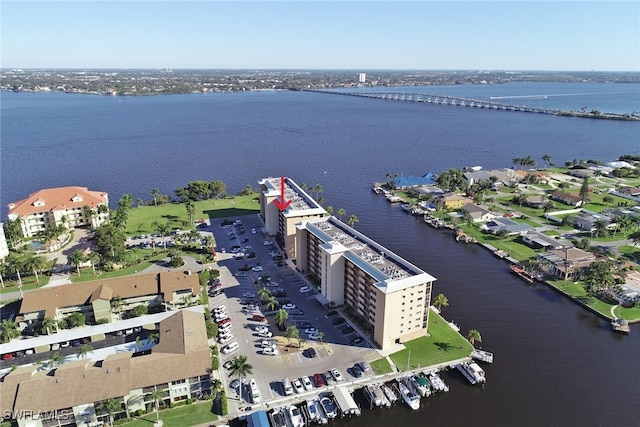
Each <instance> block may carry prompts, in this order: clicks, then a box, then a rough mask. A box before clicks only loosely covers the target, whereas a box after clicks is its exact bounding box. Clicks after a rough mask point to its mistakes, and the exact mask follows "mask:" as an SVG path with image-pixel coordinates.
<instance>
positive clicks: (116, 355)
mask: <svg viewBox="0 0 640 427" xmlns="http://www.w3.org/2000/svg"><path fill="white" fill-rule="evenodd" d="M158 333H159V339H158V344H156V345H155V346H154V347H153V348H152V349H151V352H150V353H149V354H141V355H137V356H136V357H133V355H134V354H133V352H131V351H124V352H123V351H114V352H113V353H111V354H109V355H107V356H106V357H105V358H104V359H103V360H91V359H86V360H82V359H81V360H73V361H68V362H66V363H63V364H62V365H60V366H59V367H56V368H53V369H46V370H42V369H40V366H39V365H38V366H21V367H18V368H16V369H14V370H11V371H9V372H8V373H5V374H4V376H2V378H1V379H0V410H2V413H3V414H4V416H5V419H11V420H13V421H15V422H16V423H17V425H18V426H20V427H23V426H24V427H26V426H30V427H49V426H102V425H107V424H109V417H110V416H109V413H108V411H106V410H105V403H106V402H107V401H108V400H115V401H116V402H117V403H118V404H119V406H118V407H119V409H118V410H116V411H115V413H113V415H114V416H115V418H121V417H125V416H127V417H129V416H133V415H134V413H136V412H137V411H143V412H144V411H149V410H152V408H153V405H154V401H153V399H152V397H151V395H150V393H151V392H152V391H154V390H160V391H161V392H162V396H163V397H162V399H161V402H160V403H161V404H166V403H168V402H179V401H182V400H186V399H194V400H195V399H198V398H201V397H204V396H205V395H208V394H210V393H211V375H210V373H211V356H210V350H209V343H208V340H207V332H206V328H205V324H204V316H203V314H202V313H201V312H197V311H190V310H181V311H177V312H175V313H174V314H172V315H171V316H169V317H167V318H166V319H164V320H162V321H161V322H160V323H159V324H158Z"/></svg>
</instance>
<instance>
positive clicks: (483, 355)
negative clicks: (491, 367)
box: [471, 349, 493, 364]
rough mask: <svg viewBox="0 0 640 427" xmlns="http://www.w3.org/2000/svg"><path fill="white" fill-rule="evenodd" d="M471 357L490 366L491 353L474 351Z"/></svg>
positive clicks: (491, 360)
mask: <svg viewBox="0 0 640 427" xmlns="http://www.w3.org/2000/svg"><path fill="white" fill-rule="evenodd" d="M471 357H473V358H474V359H476V360H479V361H480V362H484V363H488V364H492V363H493V353H490V352H488V351H485V350H480V349H474V350H473V353H471Z"/></svg>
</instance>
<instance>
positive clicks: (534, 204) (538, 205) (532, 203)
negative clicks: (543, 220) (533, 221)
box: [524, 195, 548, 209]
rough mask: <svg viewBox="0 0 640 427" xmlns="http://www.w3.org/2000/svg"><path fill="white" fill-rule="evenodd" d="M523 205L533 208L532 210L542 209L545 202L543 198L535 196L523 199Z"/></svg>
mask: <svg viewBox="0 0 640 427" xmlns="http://www.w3.org/2000/svg"><path fill="white" fill-rule="evenodd" d="M524 203H525V205H527V206H529V207H531V208H534V209H542V208H544V207H545V206H546V205H547V203H548V202H547V200H546V198H545V197H543V196H539V195H535V196H527V197H526V198H525V199H524Z"/></svg>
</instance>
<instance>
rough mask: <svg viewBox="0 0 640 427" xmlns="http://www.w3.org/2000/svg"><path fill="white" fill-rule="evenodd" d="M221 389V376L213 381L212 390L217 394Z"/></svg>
mask: <svg viewBox="0 0 640 427" xmlns="http://www.w3.org/2000/svg"><path fill="white" fill-rule="evenodd" d="M220 390H222V381H221V380H220V379H219V378H216V379H214V380H213V381H211V391H212V392H213V394H214V395H217V394H218V392H219V391H220Z"/></svg>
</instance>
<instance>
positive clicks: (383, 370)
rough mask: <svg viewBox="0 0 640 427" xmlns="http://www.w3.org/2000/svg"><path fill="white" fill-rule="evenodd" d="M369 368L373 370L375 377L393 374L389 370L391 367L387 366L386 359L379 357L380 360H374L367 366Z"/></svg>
mask: <svg viewBox="0 0 640 427" xmlns="http://www.w3.org/2000/svg"><path fill="white" fill-rule="evenodd" d="M369 366H371V369H373V372H375V373H376V374H377V375H382V374H388V373H389V372H393V369H391V365H390V364H389V361H388V360H387V358H386V357H381V358H380V359H377V360H374V361H373V362H371V363H370V364H369Z"/></svg>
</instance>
